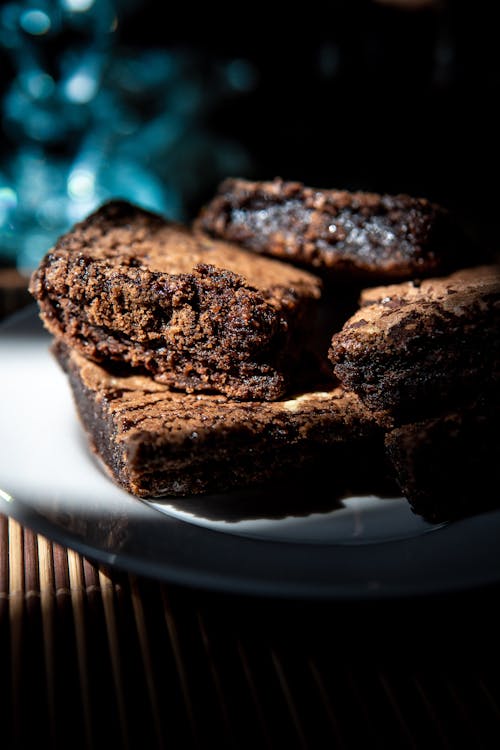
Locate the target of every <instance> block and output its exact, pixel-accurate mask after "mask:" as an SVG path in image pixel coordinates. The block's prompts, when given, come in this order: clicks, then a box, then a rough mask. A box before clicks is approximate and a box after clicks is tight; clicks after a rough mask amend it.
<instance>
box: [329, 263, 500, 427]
mask: <svg viewBox="0 0 500 750" xmlns="http://www.w3.org/2000/svg"><path fill="white" fill-rule="evenodd" d="M361 304H362V307H361V309H359V310H358V311H357V312H356V313H355V314H354V315H353V316H352V317H351V318H350V319H349V320H348V321H347V323H345V325H344V327H343V329H342V330H341V331H340V332H339V333H337V334H335V335H334V336H333V339H332V345H331V349H330V354H329V356H330V360H331V362H332V364H333V371H334V373H335V375H336V376H337V377H338V378H339V380H340V381H341V383H342V384H343V385H344V387H345V388H346V389H349V390H353V391H355V392H356V393H357V394H358V395H359V396H360V398H361V399H362V400H363V401H364V402H365V403H366V404H367V405H368V406H369V407H370V408H372V409H376V410H381V411H389V412H391V413H392V415H393V417H394V418H395V419H396V420H397V421H411V420H412V419H413V418H416V419H421V418H424V417H425V416H426V415H427V416H431V415H433V414H438V413H441V412H442V411H443V409H444V408H445V407H446V405H447V404H448V405H450V407H451V406H453V405H460V404H462V403H465V402H466V401H467V400H470V399H471V398H473V397H474V396H475V395H476V394H477V393H480V392H481V391H482V390H484V389H485V388H491V387H492V386H494V385H495V384H498V382H499V375H500V333H499V332H500V267H499V266H481V267H477V268H471V269H464V270H462V271H459V272H457V273H455V274H452V275H451V276H448V277H442V278H437V279H427V280H425V281H422V282H421V283H415V282H408V283H403V284H395V285H391V286H387V287H378V288H374V289H368V290H366V291H365V292H364V294H363V295H362V297H361Z"/></svg>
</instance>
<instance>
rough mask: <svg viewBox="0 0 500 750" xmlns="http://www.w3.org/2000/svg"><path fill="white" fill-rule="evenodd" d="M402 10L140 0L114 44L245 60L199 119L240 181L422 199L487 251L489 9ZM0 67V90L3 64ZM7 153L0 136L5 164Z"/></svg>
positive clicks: (494, 66)
mask: <svg viewBox="0 0 500 750" xmlns="http://www.w3.org/2000/svg"><path fill="white" fill-rule="evenodd" d="M401 5H404V6H405V7H404V8H402V7H401ZM407 5H408V4H407V3H399V4H398V3H397V2H393V3H387V2H386V3H380V2H375V1H374V0H372V1H366V2H359V1H356V2H352V1H351V2H349V1H348V0H346V1H345V2H328V3H311V4H309V5H307V4H303V3H302V4H301V3H299V4H297V6H295V7H294V6H292V5H291V4H286V5H284V6H283V7H280V6H277V5H272V4H269V3H268V4H267V5H266V4H264V3H258V4H255V3H252V4H244V3H239V4H233V5H226V4H222V5H221V4H215V5H211V4H210V5H209V4H204V5H202V7H200V8H196V7H195V6H193V5H192V4H187V3H186V4H185V7H182V6H181V7H176V8H175V11H173V9H172V7H171V6H170V4H163V3H159V2H151V1H149V2H142V3H137V4H136V5H132V6H130V7H129V9H128V11H127V14H126V15H124V17H123V21H122V22H121V24H120V28H119V35H120V41H121V43H123V44H126V45H131V46H139V47H142V48H144V47H148V46H149V47H164V48H169V49H183V50H193V51H195V52H196V55H197V59H198V61H199V62H198V64H199V65H200V66H201V68H202V69H203V66H205V67H206V69H207V70H208V68H209V67H210V66H211V65H213V63H214V61H216V62H217V61H228V60H232V59H239V60H244V61H246V62H247V63H248V64H249V66H250V69H251V71H252V82H251V85H250V86H248V87H247V88H246V90H242V91H239V92H236V93H235V94H234V95H233V96H231V97H226V98H224V97H223V98H222V99H221V98H218V99H217V101H215V97H214V104H213V106H207V107H205V110H204V114H203V123H202V125H203V127H204V128H205V129H206V131H207V132H208V133H211V134H213V135H214V136H217V137H219V136H222V137H224V138H228V139H231V140H233V141H237V142H238V143H239V144H240V145H241V146H242V149H243V150H244V151H245V152H246V154H247V157H248V158H247V162H246V164H247V166H246V167H245V168H244V170H243V171H244V174H240V175H239V176H244V177H248V178H255V179H272V178H273V177H275V176H281V177H283V178H285V179H291V180H299V181H302V182H304V183H306V184H308V185H312V186H315V187H324V188H329V187H335V188H348V189H366V190H374V191H377V192H394V193H396V192H408V193H410V194H413V195H420V196H425V197H428V198H430V199H432V200H436V201H439V202H441V203H444V204H445V205H447V206H448V207H450V208H451V209H453V210H454V211H456V213H457V215H458V217H459V220H460V221H461V222H462V224H463V225H464V227H465V228H466V229H467V230H468V231H469V232H470V233H472V234H474V236H475V237H476V238H478V239H479V240H480V242H481V243H483V244H484V245H488V246H491V247H494V246H495V243H496V199H497V196H496V192H497V191H496V183H497V169H498V149H497V138H498V132H499V121H498V108H497V100H498V94H499V91H498V83H499V77H498V30H497V26H496V24H495V22H494V18H493V10H494V5H495V4H494V3H488V2H485V1H483V2H477V0H476V1H475V2H474V3H468V2H437V3H427V4H426V3H424V4H420V5H419V4H418V3H417V4H416V5H413V4H410V6H409V7H406V6H407ZM0 63H1V66H2V67H1V70H2V82H3V84H4V85H5V84H6V82H7V81H8V78H9V63H8V60H7V59H6V58H5V59H1V60H0ZM206 96H207V99H208V100H209V101H210V80H209V79H207V91H206ZM8 148H9V139H8V137H7V136H5V135H4V138H3V152H4V154H5V153H6V150H7V149H8ZM207 165H208V166H207ZM190 168H192V166H190ZM207 169H208V174H207ZM222 176H225V175H222V174H221V172H220V169H219V170H216V169H213V172H212V173H211V172H210V159H205V160H204V161H203V164H201V165H200V179H199V181H197V180H196V178H194V179H193V180H192V187H191V188H190V192H189V194H188V196H187V198H186V204H187V212H188V215H189V216H191V215H194V214H195V213H196V211H197V209H198V208H199V206H200V204H201V203H202V202H204V201H205V200H207V199H208V198H209V197H210V196H211V194H212V192H213V191H214V190H215V188H216V185H217V184H218V182H219V181H220V179H221V177H222Z"/></svg>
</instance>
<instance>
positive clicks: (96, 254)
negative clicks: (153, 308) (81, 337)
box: [50, 201, 319, 295]
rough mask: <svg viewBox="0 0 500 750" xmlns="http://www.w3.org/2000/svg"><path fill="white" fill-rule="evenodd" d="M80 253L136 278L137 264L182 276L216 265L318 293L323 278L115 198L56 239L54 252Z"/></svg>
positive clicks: (254, 279)
mask: <svg viewBox="0 0 500 750" xmlns="http://www.w3.org/2000/svg"><path fill="white" fill-rule="evenodd" d="M68 254H72V255H74V254H79V255H80V256H84V257H86V258H90V259H92V261H96V262H99V261H102V262H103V263H105V264H106V266H107V267H113V268H116V269H120V272H123V273H127V272H128V269H130V277H131V278H132V279H134V278H135V275H134V269H136V268H140V267H143V268H145V269H147V270H148V271H150V272H151V273H155V272H156V273H165V274H169V275H179V274H186V273H191V272H192V271H193V269H195V268H196V267H197V266H198V265H200V264H201V265H212V266H215V267H217V268H222V269H225V270H228V271H232V272H233V273H236V274H239V275H240V276H242V277H243V278H244V279H245V281H246V283H247V284H248V285H250V286H253V287H255V288H256V289H260V290H264V291H266V292H269V290H273V289H274V288H277V289H283V288H290V287H291V288H293V289H295V290H296V291H297V292H298V293H302V292H306V293H308V294H312V295H316V294H317V289H318V286H319V282H318V279H317V278H316V277H314V276H313V275H311V274H308V273H307V272H304V271H301V270H299V269H296V268H293V267H289V266H284V265H283V264H281V263H277V262H276V261H273V260H272V259H267V258H258V259H256V258H255V257H254V256H253V255H251V254H249V253H245V252H244V251H242V250H241V248H239V247H237V246H235V245H232V244H229V243H227V242H220V241H216V240H213V239H211V238H209V237H207V236H203V235H197V236H195V235H194V234H193V233H192V232H191V231H190V230H189V229H188V228H187V227H185V226H183V225H182V224H179V223H177V222H171V221H167V220H165V219H164V218H163V217H161V216H159V215H157V214H154V213H152V212H149V211H146V210H144V209H142V208H139V207H138V206H134V205H132V204H130V203H128V202H126V201H111V202H109V203H107V204H105V205H104V206H102V207H101V208H100V209H98V210H97V211H95V212H94V213H93V214H91V215H90V216H89V217H88V218H86V219H85V220H84V221H82V222H80V223H78V224H76V225H75V226H74V227H73V229H72V230H71V231H70V232H68V233H67V234H66V235H64V236H63V237H61V239H60V240H59V241H58V242H57V243H56V245H55V247H54V249H53V250H52V251H51V253H50V256H51V257H52V256H55V257H57V256H61V257H66V256H67V255H68Z"/></svg>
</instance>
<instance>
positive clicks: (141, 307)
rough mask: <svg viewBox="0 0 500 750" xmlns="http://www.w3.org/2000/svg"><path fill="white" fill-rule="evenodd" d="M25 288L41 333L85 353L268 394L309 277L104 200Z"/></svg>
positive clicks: (316, 292)
mask: <svg viewBox="0 0 500 750" xmlns="http://www.w3.org/2000/svg"><path fill="white" fill-rule="evenodd" d="M30 290H31V292H32V294H33V296H34V297H35V299H36V300H37V301H38V303H39V306H40V312H41V316H42V319H43V321H44V323H45V325H46V327H47V328H48V329H49V330H50V331H51V333H53V334H54V335H56V336H58V337H61V338H63V339H64V340H65V341H66V343H67V344H68V345H70V346H74V347H76V348H77V349H78V350H79V351H80V352H81V353H83V354H85V356H87V357H90V358H92V359H94V360H96V361H103V362H104V361H114V362H121V363H127V364H129V365H131V366H132V367H139V368H143V369H146V370H147V371H149V372H150V373H152V374H153V376H154V377H155V378H158V379H160V380H162V381H163V382H165V383H167V384H169V385H171V386H173V387H177V388H181V389H183V390H191V391H193V390H215V391H221V392H223V393H226V394H227V395H231V396H233V397H234V398H241V399H247V398H256V399H259V398H268V399H273V398H278V397H279V396H281V395H282V394H283V393H284V391H285V389H286V388H287V386H288V382H289V380H290V378H291V377H292V375H293V372H294V368H295V365H296V363H297V362H298V360H299V359H300V357H301V356H302V354H301V352H302V344H303V339H304V336H305V335H306V332H308V331H310V329H311V320H312V318H313V317H314V311H313V309H312V308H314V306H315V304H316V302H317V301H318V300H319V298H320V296H321V282H320V280H319V279H317V278H316V277H315V276H313V275H312V274H309V273H306V272H303V271H300V270H299V269H296V268H293V267H292V266H289V265H287V264H284V263H280V262H279V261H276V260H271V259H267V258H259V257H257V256H255V255H253V254H252V253H248V252H246V251H245V250H243V249H241V248H238V247H235V246H232V245H229V244H228V243H225V242H217V241H214V240H211V239H210V238H208V237H204V236H201V235H197V236H195V235H194V234H193V233H192V232H190V231H189V230H188V229H186V228H185V227H183V226H181V225H179V224H173V223H171V222H168V221H166V220H164V219H163V218H161V217H159V216H156V215H154V214H151V213H149V212H146V211H144V210H142V209H139V208H137V207H135V206H132V205H130V204H127V203H124V202H112V203H109V204H106V205H105V206H103V207H102V208H100V209H99V210H98V211H97V212H95V213H94V214H92V215H91V216H90V217H89V218H88V219H86V220H85V221H84V222H82V223H80V224H77V225H76V226H75V227H74V228H73V230H72V231H70V232H69V233H68V234H66V235H65V236H64V237H62V238H61V239H60V240H59V241H58V243H57V244H56V246H55V248H54V249H53V250H51V251H50V252H48V253H47V255H46V256H45V258H43V259H42V261H41V263H40V265H39V267H38V269H37V270H36V271H35V272H34V274H33V276H32V280H31V285H30Z"/></svg>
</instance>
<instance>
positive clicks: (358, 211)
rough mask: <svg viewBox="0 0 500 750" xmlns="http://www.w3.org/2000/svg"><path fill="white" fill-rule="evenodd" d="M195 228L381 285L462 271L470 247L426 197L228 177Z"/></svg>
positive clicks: (436, 206)
mask: <svg viewBox="0 0 500 750" xmlns="http://www.w3.org/2000/svg"><path fill="white" fill-rule="evenodd" d="M195 227H196V228H198V229H199V230H201V231H204V232H207V233H209V234H210V235H212V236H213V237H219V238H222V239H225V240H229V241H231V242H237V243H240V244H241V245H243V246H244V247H246V248H248V249H249V250H253V251H254V252H257V253H264V254H267V255H272V256H275V257H278V258H283V259H286V260H288V261H291V262H294V263H297V264H300V265H302V266H304V267H309V268H314V269H321V270H323V271H329V272H332V274H333V275H335V277H340V278H351V277H355V278H359V277H364V278H366V279H372V278H374V279H377V280H379V282H383V281H390V280H396V279H408V278H412V277H422V276H428V275H431V274H433V273H437V272H440V271H441V270H442V269H450V270H451V269H452V268H457V267H459V266H460V265H461V264H462V262H461V261H462V254H463V252H464V250H465V244H466V242H465V238H464V237H463V233H462V232H461V231H460V230H459V228H458V226H457V225H456V223H455V222H454V221H453V219H452V217H451V215H450V213H449V212H448V211H447V210H446V209H445V208H443V207H442V206H439V205H437V204H435V203H431V202H430V201H428V200H426V199H425V198H413V197H411V196H409V195H379V194H377V193H368V192H352V193H351V192H348V191H346V190H321V189H317V188H311V187H305V186H304V185H303V184H302V183H300V182H284V181H283V180H281V179H275V180H274V181H272V182H250V181H248V180H242V179H235V178H229V179H226V180H225V181H224V182H222V183H221V185H220V186H219V189H218V191H217V194H216V195H215V197H214V198H213V199H212V200H211V201H210V202H209V203H208V204H207V205H206V206H205V207H204V208H203V209H202V210H201V212H200V214H199V216H198V217H197V219H196V220H195Z"/></svg>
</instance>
